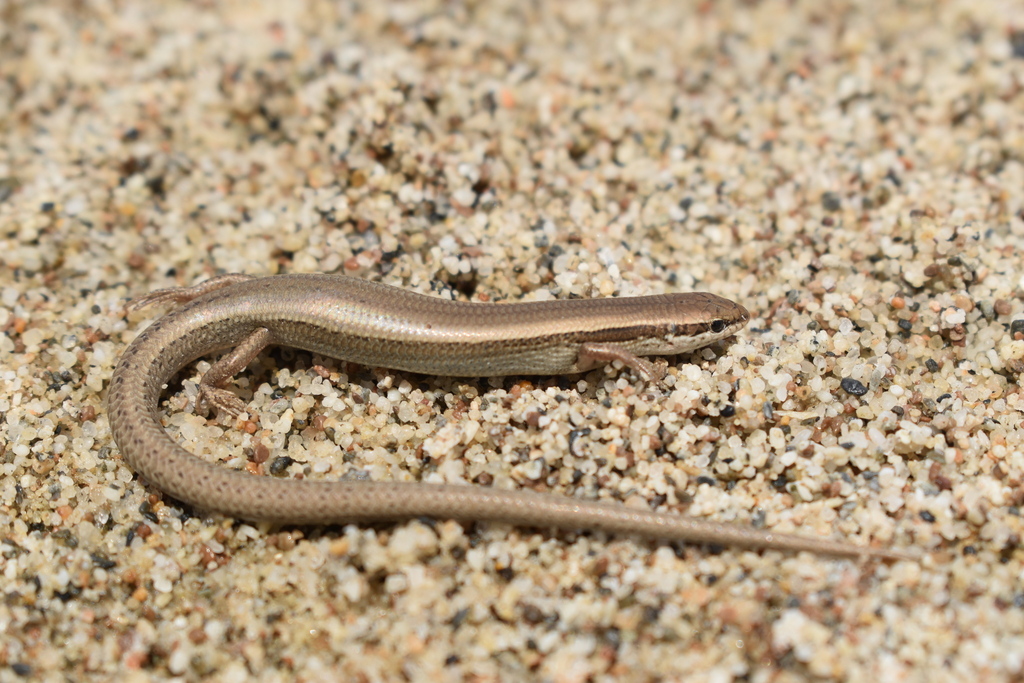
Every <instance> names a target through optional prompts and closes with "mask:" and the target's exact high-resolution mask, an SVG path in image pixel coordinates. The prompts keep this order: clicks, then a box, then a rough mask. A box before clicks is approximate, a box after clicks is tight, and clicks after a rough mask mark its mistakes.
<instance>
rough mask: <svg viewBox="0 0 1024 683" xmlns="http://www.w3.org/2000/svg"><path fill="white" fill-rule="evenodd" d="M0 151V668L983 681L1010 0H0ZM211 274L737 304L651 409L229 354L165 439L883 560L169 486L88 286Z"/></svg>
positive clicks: (286, 675) (1019, 346)
mask: <svg viewBox="0 0 1024 683" xmlns="http://www.w3.org/2000/svg"><path fill="white" fill-rule="evenodd" d="M0 136H2V138H0V139H2V143H0V330H2V332H3V334H2V335H0V412H2V414H3V419H2V422H0V576H2V579H0V593H2V600H0V634H2V636H0V681H17V680H40V681H65V680H106V679H113V678H115V677H116V678H117V679H118V680H149V679H167V678H179V679H181V680H198V679H201V678H209V679H210V680H218V681H245V680H261V681H293V680H305V681H319V680H350V681H367V682H370V681H393V680H411V681H463V680H470V681H498V680H509V681H512V680H525V679H533V680H543V681H603V680H623V681H645V680H684V679H685V680H690V681H716V682H717V681H730V680H742V681H756V682H760V681H804V680H835V679H841V680H851V681H872V682H873V683H874V682H884V681H925V680H927V681H945V680H948V681H963V680H970V681H1009V680H1021V677H1022V675H1024V581H1022V579H1024V549H1022V548H1021V547H1020V543H1021V536H1022V534H1024V522H1022V520H1021V517H1020V506H1021V504H1022V502H1024V488H1022V482H1024V452H1022V450H1024V449H1022V442H1024V427H1022V417H1021V412H1022V411H1024V398H1022V396H1021V394H1020V391H1019V388H1018V384H1017V382H1018V376H1019V373H1020V372H1021V371H1022V370H1024V304H1022V298H1024V292H1022V284H1024V282H1022V276H1024V272H1022V271H1024V268H1022V265H1021V259H1020V254H1021V253H1022V250H1024V5H1022V4H1021V3H1020V2H999V1H997V0H970V1H963V2H952V1H951V2H935V3H930V2H905V3H891V2H866V1H865V2H734V3H729V2H723V3H687V2H630V3H622V2H609V3H606V4H600V3H596V2H584V1H580V2H571V3H570V2H566V3H530V4H526V3H516V2H508V3H499V2H491V3H469V4H461V3H457V2H450V3H431V2H410V3H401V4H397V3H394V4H389V3H363V4H362V5H361V6H356V5H349V4H344V3H329V2H307V3H287V2H280V3H272V2H267V3H242V2H234V3H232V2H212V1H211V2H198V3H183V2H171V1H169V2H160V3H147V2H131V1H125V2H114V3H111V2H89V1H84V2H74V3H72V2H57V1H51V2H27V1H26V2H16V1H13V2H12V0H6V1H4V0H0ZM224 272H248V273H253V274H257V275H263V274H272V273H284V272H290V273H303V272H340V273H347V274H349V275H354V276H357V277H363V278H368V279H372V280H377V281H382V282H386V283H389V284H393V285H397V286H401V287H405V288H408V289H412V290H416V291H421V292H425V293H431V294H434V295H437V296H443V297H448V298H457V299H468V300H475V301H488V300H489V301H500V300H537V299H551V298H568V297H575V296H582V297H598V296H636V295H641V294H649V293H659V292H666V291H692V290H706V291H712V292H715V293H717V294H720V295H722V296H726V297H729V298H732V299H735V300H737V301H739V302H741V303H743V304H744V305H745V306H747V307H748V308H749V309H750V310H751V311H752V312H753V320H752V321H751V324H750V325H749V326H748V327H747V328H746V329H744V330H742V331H741V332H740V333H739V334H738V335H737V337H736V338H735V339H734V340H733V341H731V342H729V343H721V344H717V345H715V346H713V347H711V348H709V349H705V350H704V351H702V352H697V353H694V354H690V355H687V356H684V357H679V358H673V359H671V363H670V369H669V377H668V379H667V380H666V381H665V383H663V384H660V385H657V386H651V385H647V384H646V383H644V382H643V381H642V380H641V379H640V378H638V377H636V376H634V375H632V374H631V373H630V372H628V371H624V370H620V369H615V368H607V369H603V370H597V371H593V372H590V373H588V374H586V375H582V376H578V377H569V378H565V377H554V378H544V377H541V378H515V377H514V378H506V379H493V378H492V379H486V378H485V379H474V378H463V379H450V378H436V377H424V376H418V375H414V374H410V373H401V372H390V371H387V370H383V369H379V368H363V367H359V366H353V365H351V364H348V363H344V362H338V361H333V360H330V359H322V358H316V357H313V356H311V355H310V354H306V353H299V352H295V351H293V350H289V349H280V350H274V351H271V352H268V353H266V354H264V355H263V356H262V357H261V358H260V360H259V361H257V362H256V363H255V364H254V365H253V366H251V367H250V368H249V369H248V370H247V371H246V372H245V373H242V375H241V376H240V377H239V378H238V380H237V384H236V385H235V387H236V390H237V391H238V393H239V395H240V396H242V397H243V398H244V399H245V400H246V401H248V402H249V405H250V406H251V408H252V411H251V412H252V414H253V415H254V416H255V417H254V419H253V420H252V421H250V422H245V423H241V422H236V421H234V420H232V419H230V418H227V417H226V416H216V415H213V416H206V415H205V414H203V415H197V414H196V412H195V406H194V397H195V389H196V381H197V379H198V377H200V376H201V374H202V372H203V371H204V370H205V368H206V364H205V362H200V363H197V364H194V365H193V366H190V367H189V368H188V369H186V370H185V371H184V372H183V373H182V375H181V379H180V381H176V382H174V383H172V385H171V386H170V387H169V389H168V392H167V400H166V403H165V405H164V407H163V415H164V416H165V417H164V419H165V420H166V424H167V428H168V430H169V432H170V433H172V434H173V435H174V436H175V438H177V439H178V440H179V441H181V442H182V443H183V444H184V445H185V446H186V447H187V448H188V449H189V450H190V451H192V452H194V453H196V454H197V455H198V457H203V458H207V459H210V460H211V461H216V462H219V463H220V464H221V465H222V466H224V467H237V468H247V469H249V470H251V471H253V472H254V473H255V474H257V475H259V474H262V475H264V476H271V475H270V473H269V470H270V469H271V466H272V465H275V464H282V463H283V464H284V465H287V467H283V469H284V470H285V472H284V474H285V475H286V476H293V477H294V476H303V477H307V478H325V479H337V478H339V477H346V476H349V477H351V476H357V477H369V478H373V479H397V480H408V481H420V480H424V481H429V482H441V481H447V482H454V483H466V484H469V485H491V486H501V487H511V488H523V489H533V490H538V491H549V492H554V493H557V494H560V495H566V496H578V497H583V498H600V499H607V500H619V501H622V502H624V503H625V504H627V505H636V506H641V507H653V508H658V509H663V510H668V511H672V512H676V513H679V514H689V515H695V516H698V517H702V518H708V519H715V520H720V521H734V522H736V523H738V524H749V525H756V526H759V527H764V528H770V529H774V530H777V531H787V532H796V533H802V534H807V535H812V536H813V535H831V536H834V537H836V538H847V539H850V540H851V542H854V543H858V544H864V545H873V546H876V547H890V546H891V547H898V548H912V549H919V550H920V551H922V552H923V558H922V560H921V562H919V563H918V562H899V563H895V564H881V563H877V562H875V563H858V562H853V561H844V560H835V559H828V558H821V557H815V556H811V555H807V554H801V555H793V554H785V553H779V552H761V553H758V552H749V551H736V550H732V549H728V548H725V549H723V548H715V547H711V548H708V547H692V546H681V545H670V544H659V543H653V542H645V541H638V540H636V539H630V538H621V537H608V536H605V535H602V534H592V533H560V532H551V531H548V530H544V529H523V528H511V527H506V526H501V525H486V524H457V523H454V522H451V521H446V520H438V521H433V520H416V521H411V522H408V523H402V524H397V525H395V524H380V525H376V526H333V527H325V528H305V527H304V528H275V527H270V526H266V525H250V524H243V523H239V522H236V521H234V520H231V519H225V518H220V517H213V516H209V515H205V514H204V513H203V511H202V510H196V509H192V508H189V507H187V506H183V505H182V504H180V503H178V502H177V501H174V500H172V499H169V498H167V497H165V496H163V495H162V494H161V493H160V491H159V490H157V489H155V488H153V487H151V486H150V485H148V484H147V483H146V482H145V481H141V480H139V479H138V478H137V476H136V475H135V473H133V472H132V471H131V470H130V469H129V468H128V467H127V466H126V465H125V464H124V463H123V462H122V460H121V458H120V455H119V452H118V450H117V447H116V446H115V444H114V443H113V442H112V440H111V438H110V431H109V428H108V422H107V415H106V408H105V403H104V400H105V395H106V387H107V383H108V381H109V379H110V373H111V370H112V368H113V366H114V363H115V362H116V360H117V358H118V356H119V354H120V353H121V352H122V351H123V349H124V347H125V345H126V344H127V343H128V342H129V341H131V340H132V339H133V338H134V337H135V335H137V334H138V333H139V331H140V330H141V329H143V328H144V327H145V325H146V324H147V322H148V320H149V319H152V318H153V317H155V316H157V315H159V314H160V311H159V310H152V311H149V310H147V311H145V312H144V313H142V314H135V315H132V316H130V317H126V316H125V315H124V313H123V305H124V303H125V301H127V300H128V299H129V298H131V297H134V296H139V295H141V294H144V293H146V292H148V291H151V290H153V289H155V288H158V287H167V286H174V285H185V284H192V283H195V282H199V281H201V280H203V279H205V278H208V277H210V276H213V275H216V274H218V273H224ZM570 445H571V447H570ZM288 458H290V460H288ZM279 469H281V468H279ZM126 674H130V675H128V676H127V677H126Z"/></svg>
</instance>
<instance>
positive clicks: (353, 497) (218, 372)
mask: <svg viewBox="0 0 1024 683" xmlns="http://www.w3.org/2000/svg"><path fill="white" fill-rule="evenodd" d="M167 302H175V303H179V304H182V305H181V306H180V308H178V309H177V310H175V311H173V312H171V313H169V314H167V315H165V316H164V317H162V318H160V319H159V320H157V321H156V322H155V323H154V324H152V325H151V326H150V327H148V328H147V329H145V330H144V331H143V332H142V333H140V334H139V336H138V337H137V338H136V339H135V340H134V341H133V342H132V343H131V344H130V345H129V346H128V348H127V349H126V350H125V352H124V355H123V356H122V357H121V359H120V361H119V362H118V364H117V367H116V368H115V369H114V373H113V376H112V377H111V381H110V388H109V393H108V413H109V420H110V428H111V431H112V433H113V436H114V441H115V442H116V443H117V445H118V447H119V448H120V450H121V454H122V456H123V457H124V459H125V461H126V462H127V463H128V464H129V465H130V466H131V467H132V468H133V469H134V470H135V471H136V472H137V473H138V474H140V475H142V476H143V477H145V479H146V480H148V481H149V482H150V483H151V484H152V485H154V486H156V487H157V488H159V489H161V490H163V491H164V492H165V493H167V494H169V495H171V496H172V497H174V498H176V499H178V500H180V501H184V502H186V503H189V504H191V505H193V506H195V507H197V508H200V509H203V510H207V511H211V512H217V513H222V514H225V515H229V516H233V517H237V518H241V519H246V520H252V521H270V522H277V523H286V524H324V523H341V522H360V521H376V520H400V519H408V518H413V517H420V516H425V517H435V518H442V519H457V520H463V521H475V520H481V521H493V522H502V523H508V524H516V525H522V526H530V527H542V528H561V529H581V530H582V529H593V530H603V531H607V532H611V533H615V534H627V535H633V536H641V537H648V538H655V539H664V540H678V541H689V542H699V543H710V544H716V545H737V546H747V547H760V548H776V549H785V550H791V551H801V550H806V551H812V552H816V553H822V554H829V555H840V556H844V555H845V556H857V557H869V556H870V557H878V558H884V559H904V558H907V557H910V556H909V555H907V554H905V553H903V552H900V551H897V550H891V549H884V548H867V547H860V546H856V545H853V544H850V543H846V542H843V541H834V540H830V539H826V538H812V537H805V536H797V535H791V534H779V533H773V532H771V531H764V530H758V529H754V528H749V527H744V526H740V525H735V524H723V523H716V522H710V521H705V520H700V519H695V518H692V517H686V516H682V515H677V514H671V513H664V512H655V511H646V510H637V509H633V508H630V507H626V506H624V505H619V504H611V503H601V502H593V501H586V500H578V499H575V498H570V497H566V496H557V495H551V494H540V493H534V492H529V491H516V490H501V489H495V488H485V487H479V486H471V485H436V484H425V483H399V482H369V481H307V480H282V479H277V478H271V477H265V476H257V475H251V474H248V473H245V472H241V471H237V470H230V469H227V468H223V467H217V466H215V465H212V464H210V463H207V462H205V461H203V460H200V459H199V458H197V457H195V456H193V455H192V454H190V453H189V452H188V451H186V450H185V449H183V448H182V447H181V446H179V445H178V444H177V443H176V442H175V441H174V440H173V439H172V438H171V437H170V435H169V434H167V433H166V432H165V431H164V429H163V427H162V426H161V424H160V420H159V415H158V409H159V399H160V394H161V392H162V390H163V388H164V385H165V383H166V382H167V381H168V380H169V379H170V378H171V377H172V376H173V375H174V374H175V373H176V372H177V371H178V370H180V369H181V368H182V367H184V366H185V365H187V364H188V363H190V362H191V361H193V360H195V359H196V358H199V357H200V356H203V355H206V354H208V353H212V352H214V351H218V350H221V349H232V350H231V351H230V352H229V353H228V354H227V355H226V356H225V357H224V358H222V359H220V360H219V361H217V362H216V363H215V364H214V365H213V366H212V368H211V369H210V370H209V371H208V372H207V373H206V375H205V376H204V377H203V379H202V380H201V382H200V397H201V398H202V399H205V400H207V401H209V402H210V403H211V404H213V405H214V406H216V407H218V408H220V409H223V410H226V411H228V412H230V413H232V414H236V415H237V414H240V413H241V412H243V411H244V409H245V405H244V404H243V403H242V401H241V400H240V399H239V398H238V397H237V396H235V395H234V394H232V393H231V392H230V391H229V390H228V389H226V388H224V385H225V384H226V383H227V382H228V381H229V380H230V379H231V377H233V376H234V375H235V374H236V373H237V372H239V371H241V370H243V369H244V368H245V366H246V365H247V364H248V363H249V362H250V361H251V360H252V359H253V358H254V357H255V356H256V355H257V354H258V353H259V352H260V351H261V350H262V349H263V348H265V347H266V346H268V345H271V344H280V345H286V346H293V347H298V348H300V349H305V350H307V351H312V352H315V353H319V354H322V355H325V356H331V357H334V358H339V359H343V360H347V361H353V362H356V363H361V364H365V365H371V366H383V367H387V368H392V369H396V370H405V371H409V372H417V373H423V374H432V375H445V376H500V375H519V374H523V375H552V374H562V373H567V374H570V373H579V372H583V371H586V370H588V369H590V368H592V367H594V366H596V365H599V364H601V363H607V362H611V361H615V360H618V361H621V362H622V363H623V364H624V365H626V366H627V367H629V368H631V369H633V370H636V371H637V372H639V373H640V374H641V375H643V376H644V377H645V378H647V379H648V380H651V381H657V380H659V379H660V377H661V374H662V371H661V369H660V368H659V367H658V366H656V365H654V364H653V363H651V362H649V361H647V360H644V359H643V358H641V357H640V356H646V355H668V354H677V353H684V352H687V351H691V350H693V349H696V348H699V347H702V346H705V345H706V344H709V343H711V342H714V341H716V340H719V339H723V338H726V337H728V336H730V335H732V334H733V333H734V332H736V331H737V330H738V329H740V328H741V327H742V326H743V325H745V324H746V322H747V320H748V318H749V315H748V313H747V311H746V309H745V308H743V307H742V306H740V305H739V304H736V303H733V302H732V301H729V300H727V299H723V298H721V297H718V296H715V295H713V294H704V293H695V294H666V295H658V296H645V297H636V298H612V299H575V300H567V301H548V302H527V303H515V304H483V303H466V302H454V301H447V300H442V299H439V298H434V297H429V296H424V295H420V294H415V293H412V292H407V291H404V290H401V289H397V288H394V287H389V286H387V285H382V284H377V283H373V282H369V281H365V280H361V279H357V278H351V277H345V276H339V275H278V276H271V277H261V278H256V277H252V276H248V275H240V274H235V275H223V276H220V277H216V278H213V279H211V280H208V281H207V282H204V283H202V284H199V285H196V286H194V287H188V288H175V289H169V290H160V291H157V292H153V293H151V294H149V295H147V296H144V297H142V298H141V299H137V300H135V301H133V302H132V303H131V304H130V305H129V307H130V308H132V309H138V308H142V307H144V306H149V305H153V304H158V303H167Z"/></svg>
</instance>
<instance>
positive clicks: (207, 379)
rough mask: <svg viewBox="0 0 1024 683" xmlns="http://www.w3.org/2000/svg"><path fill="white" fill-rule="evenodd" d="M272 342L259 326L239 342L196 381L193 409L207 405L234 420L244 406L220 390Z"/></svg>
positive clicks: (270, 337)
mask: <svg viewBox="0 0 1024 683" xmlns="http://www.w3.org/2000/svg"><path fill="white" fill-rule="evenodd" d="M272 341H273V335H272V334H271V332H270V330H268V329H267V328H265V327H259V328H257V329H255V330H253V331H252V333H251V334H250V335H249V336H248V337H246V338H245V339H243V340H242V342H241V343H240V344H239V345H238V346H236V347H235V348H233V349H232V350H231V351H230V352H228V353H227V355H225V356H224V357H223V358H221V359H220V360H218V361H217V362H216V363H214V364H213V365H212V366H211V367H210V369H209V370H207V371H206V374H205V375H203V378H202V379H201V380H199V398H197V399H196V409H200V408H201V407H202V406H203V404H204V403H205V404H209V405H211V406H213V407H214V408H216V409H217V410H223V411H224V412H226V413H228V414H229V415H232V416H233V417H238V416H239V415H241V414H242V413H244V412H245V403H244V402H243V401H242V399H240V398H238V397H237V396H235V395H234V394H233V393H232V392H231V391H229V390H228V389H225V388H224V385H225V384H227V383H228V382H229V381H230V380H231V378H232V377H234V376H235V375H237V374H238V373H239V372H241V371H242V370H244V369H245V366H247V365H248V364H249V363H251V362H252V360H253V359H254V358H256V356H258V355H259V354H260V351H262V350H263V349H265V348H267V346H269V345H270V344H271V342H272Z"/></svg>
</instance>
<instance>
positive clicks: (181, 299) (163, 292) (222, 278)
mask: <svg viewBox="0 0 1024 683" xmlns="http://www.w3.org/2000/svg"><path fill="white" fill-rule="evenodd" d="M252 279H253V276H252V275H245V274H243V273H228V274H226V275H217V276H216V277H212V278H210V279H209V280H205V281H203V282H200V283H199V284H198V285H192V286H191V287H168V288H167V289H158V290H156V291H154V292H150V293H149V294H144V295H143V296H140V297H136V298H134V299H132V300H131V301H129V302H128V303H127V304H126V305H125V307H124V311H125V313H134V312H135V311H139V310H142V309H143V308H148V307H150V306H156V305H159V304H167V303H174V304H178V305H181V304H184V303H188V302H189V301H192V299H195V298H197V297H200V296H202V295H204V294H206V293H208V292H212V291H214V290H217V289H223V288H224V287H230V286H231V285H234V284H237V283H239V282H245V281H246V280H252Z"/></svg>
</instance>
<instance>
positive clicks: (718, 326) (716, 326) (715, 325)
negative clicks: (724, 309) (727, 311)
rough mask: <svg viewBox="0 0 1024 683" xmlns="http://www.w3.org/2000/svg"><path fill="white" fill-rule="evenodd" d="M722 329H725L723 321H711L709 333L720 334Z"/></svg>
mask: <svg viewBox="0 0 1024 683" xmlns="http://www.w3.org/2000/svg"><path fill="white" fill-rule="evenodd" d="M724 329H725V321H724V320H715V321H712V323H711V331H712V332H714V333H715V334H718V333H719V332H721V331H722V330H724Z"/></svg>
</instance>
